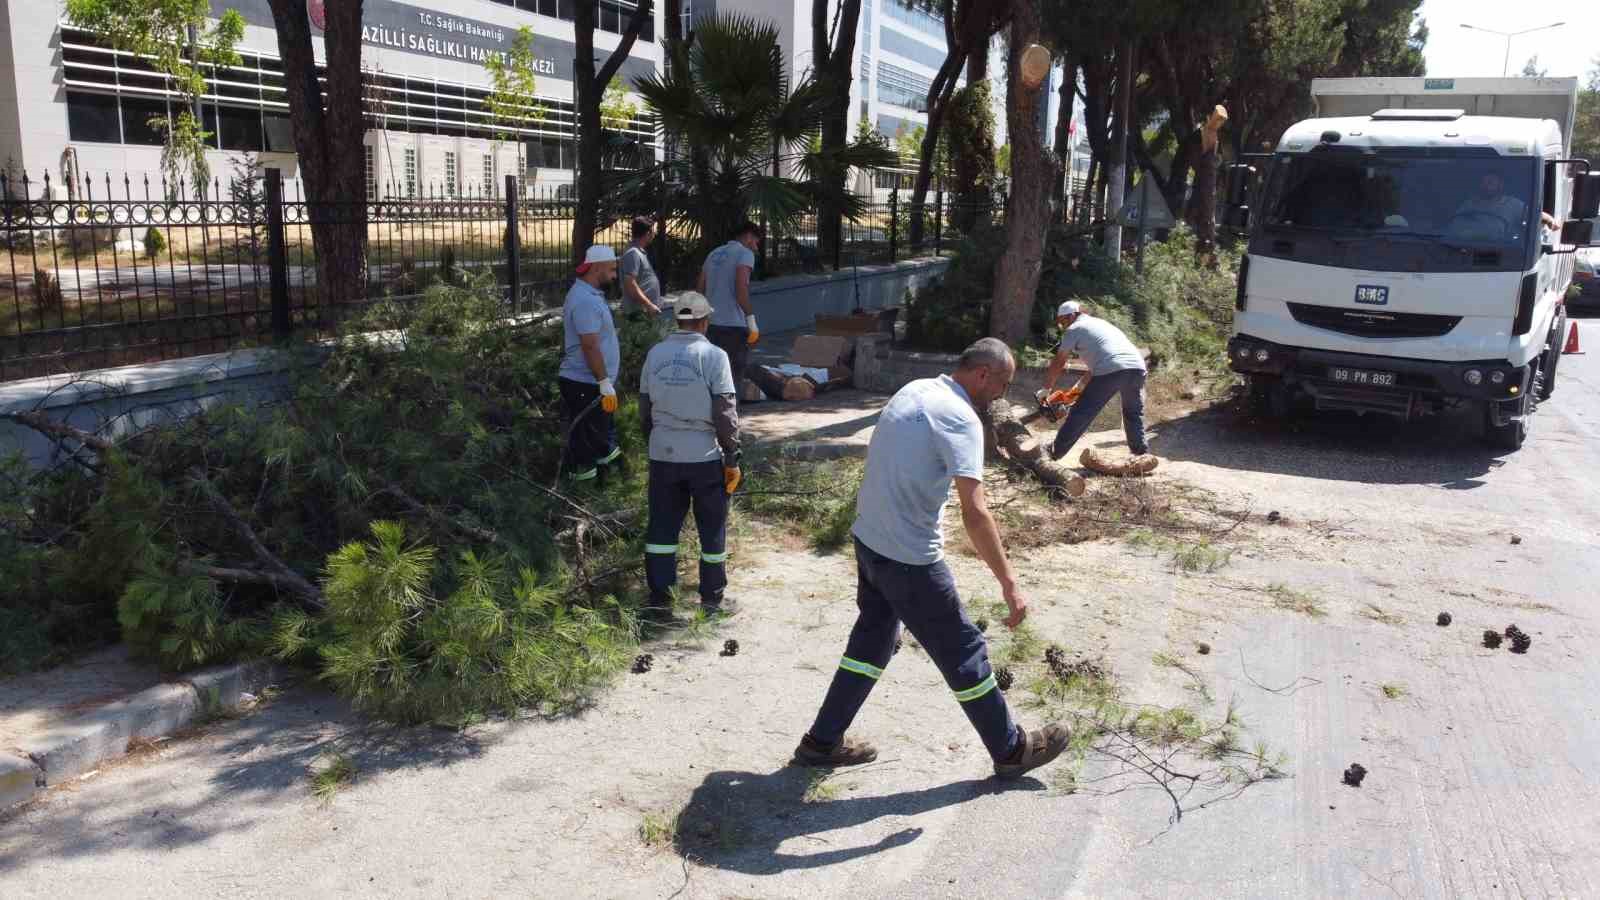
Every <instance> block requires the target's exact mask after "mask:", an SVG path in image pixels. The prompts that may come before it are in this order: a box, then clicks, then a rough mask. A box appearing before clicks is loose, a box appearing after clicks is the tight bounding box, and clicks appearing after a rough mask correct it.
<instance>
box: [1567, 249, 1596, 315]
mask: <svg viewBox="0 0 1600 900" xmlns="http://www.w3.org/2000/svg"><path fill="white" fill-rule="evenodd" d="M1575 263H1576V265H1575V267H1574V269H1573V273H1572V285H1573V287H1576V288H1577V289H1578V296H1576V297H1572V298H1570V299H1568V300H1567V306H1569V307H1571V308H1572V309H1600V247H1579V248H1578V252H1577V254H1576V255H1575Z"/></svg>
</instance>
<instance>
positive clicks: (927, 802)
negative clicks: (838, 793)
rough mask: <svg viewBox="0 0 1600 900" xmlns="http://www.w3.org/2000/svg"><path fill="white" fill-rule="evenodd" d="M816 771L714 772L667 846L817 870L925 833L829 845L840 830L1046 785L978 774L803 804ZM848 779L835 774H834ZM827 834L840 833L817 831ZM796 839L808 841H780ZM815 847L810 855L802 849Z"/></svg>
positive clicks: (756, 869) (760, 864)
mask: <svg viewBox="0 0 1600 900" xmlns="http://www.w3.org/2000/svg"><path fill="white" fill-rule="evenodd" d="M818 771H820V770H812V769H804V768H800V767H798V766H785V767H783V768H781V769H779V770H777V771H776V772H772V773H770V774H767V775H760V774H757V773H755V772H729V771H722V772H712V773H711V774H709V775H707V776H706V778H705V780H704V781H703V782H701V784H700V786H699V787H697V788H695V791H694V793H693V794H692V795H691V796H690V797H689V803H688V805H687V806H685V807H684V808H683V811H682V813H681V814H680V815H679V817H678V820H677V823H676V825H675V830H674V834H673V848H674V849H675V850H676V851H677V852H678V853H679V855H681V856H683V857H685V858H686V859H690V860H693V861H695V862H700V863H703V864H706V865H710V866H715V867H716V868H719V869H727V870H730V871H734V872H743V873H745V874H748V875H775V874H777V873H779V872H785V871H789V870H792V869H816V868H820V867H823V866H831V865H837V864H839V863H843V862H849V861H851V860H854V859H860V858H862V857H865V856H871V855H872V854H874V853H879V852H881V851H884V850H891V849H893V848H895V847H902V846H905V845H906V844H909V843H911V842H912V841H915V840H916V839H917V838H919V837H921V836H922V833H923V829H921V828H917V827H906V828H902V829H900V830H899V831H896V832H893V833H892V834H888V835H885V836H884V837H882V838H880V839H879V840H878V841H876V842H875V843H870V844H858V845H856V846H849V847H839V846H835V840H834V839H837V838H842V837H843V832H844V830H845V829H849V828H853V827H856V826H859V825H863V824H865V823H867V822H871V821H873V820H875V819H881V818H884V817H890V816H894V817H902V816H914V815H917V814H919V813H925V812H929V811H932V810H936V809H942V808H944V807H948V806H954V805H956V804H959V803H964V802H967V801H969V800H973V799H975V798H977V797H981V796H984V795H988V794H999V793H1008V792H1013V791H1042V790H1044V789H1045V788H1044V785H1042V784H1040V783H1039V782H1038V781H1036V780H1034V779H1031V778H1026V779H1021V780H1019V781H1014V782H1002V781H998V780H996V779H993V778H984V779H973V780H968V781H957V782H953V783H951V784H945V785H940V786H938V787H932V788H927V789H925V790H915V791H903V792H901V793H898V794H889V795H886V796H879V797H844V798H841V799H837V800H826V801H821V802H816V803H808V802H806V801H805V799H804V797H805V794H806V790H807V788H808V786H809V785H810V783H811V780H812V777H813V774H814V773H815V772H818ZM846 776H847V773H846V772H840V773H839V775H838V776H835V777H846ZM831 831H839V832H841V834H840V835H835V836H833V837H832V838H825V837H821V836H820V835H822V834H824V833H826V832H831ZM796 838H799V839H802V840H803V841H805V842H806V843H805V844H803V845H800V846H789V847H786V846H785V844H787V843H789V842H790V841H792V840H793V839H796ZM813 845H814V846H815V847H817V848H818V849H817V850H816V852H805V851H804V850H803V849H802V848H803V847H806V846H813Z"/></svg>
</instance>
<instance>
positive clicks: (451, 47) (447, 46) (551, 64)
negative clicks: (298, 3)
mask: <svg viewBox="0 0 1600 900" xmlns="http://www.w3.org/2000/svg"><path fill="white" fill-rule="evenodd" d="M328 2H329V0H306V15H307V17H308V18H309V19H310V20H311V24H312V25H314V26H316V28H317V30H318V31H324V30H326V29H327V3H328ZM335 2H337V0H335ZM376 6H377V9H374V10H373V12H377V11H378V10H382V12H383V13H387V15H382V18H383V19H385V20H387V21H384V22H369V21H363V22H362V24H361V42H362V43H363V44H371V45H373V46H375V47H391V48H394V49H396V50H405V51H408V52H411V53H422V54H426V55H428V56H442V57H446V58H449V59H459V60H463V61H465V62H471V63H480V64H481V63H483V62H486V61H487V60H488V59H489V58H490V57H491V56H495V55H497V54H499V53H501V52H503V51H504V50H505V49H507V48H508V47H509V44H510V37H511V36H510V34H508V33H507V30H506V29H505V28H503V27H501V26H498V25H492V24H489V23H487V22H478V21H474V20H472V19H463V18H459V17H456V16H447V15H441V14H439V13H435V12H430V11H428V10H424V9H418V8H416V7H413V6H407V5H405V4H402V3H392V4H391V3H385V4H381V5H376ZM363 18H364V19H365V18H367V17H363ZM533 68H534V71H535V72H538V73H540V74H542V75H555V74H557V73H556V65H555V61H554V60H552V59H549V58H542V57H538V56H535V58H534V60H533Z"/></svg>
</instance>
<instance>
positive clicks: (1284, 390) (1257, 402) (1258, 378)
mask: <svg viewBox="0 0 1600 900" xmlns="http://www.w3.org/2000/svg"><path fill="white" fill-rule="evenodd" d="M1249 401H1250V402H1249V410H1250V414H1251V415H1253V416H1255V417H1256V418H1258V419H1287V418H1289V415H1290V414H1291V413H1292V412H1294V398H1293V396H1292V395H1291V394H1290V388H1289V385H1287V384H1284V383H1283V379H1281V378H1273V377H1269V376H1266V375H1251V376H1250V395H1249Z"/></svg>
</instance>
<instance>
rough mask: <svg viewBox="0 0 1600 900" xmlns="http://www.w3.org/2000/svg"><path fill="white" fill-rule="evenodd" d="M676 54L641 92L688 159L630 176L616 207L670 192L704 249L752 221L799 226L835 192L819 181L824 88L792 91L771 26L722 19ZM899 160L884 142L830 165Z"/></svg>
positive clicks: (699, 30) (851, 200)
mask: <svg viewBox="0 0 1600 900" xmlns="http://www.w3.org/2000/svg"><path fill="white" fill-rule="evenodd" d="M675 50H676V52H674V53H673V58H672V61H671V66H670V68H669V69H668V72H667V74H666V75H665V76H661V75H650V76H648V77H646V78H644V79H642V80H640V81H638V82H636V83H635V90H637V91H638V92H639V94H640V95H641V96H642V97H643V98H644V101H645V105H646V107H647V108H648V109H649V111H650V113H651V115H652V116H654V117H655V119H656V121H657V123H658V124H659V125H660V127H661V128H662V129H663V130H664V131H666V132H670V133H673V134H675V135H677V136H678V138H679V139H680V140H681V141H682V142H683V144H684V145H686V147H687V148H688V152H687V153H686V154H684V155H683V156H682V157H681V158H678V159H667V160H662V161H660V162H659V163H658V164H657V165H655V166H654V167H651V168H650V169H646V170H642V171H639V172H634V173H631V177H630V178H629V179H628V180H627V182H626V183H625V184H623V185H621V186H620V188H621V190H620V192H619V199H620V196H621V195H626V194H628V193H629V191H630V189H631V190H636V191H652V190H655V191H659V190H661V189H662V185H663V184H665V185H668V186H669V187H668V188H667V189H666V190H667V192H668V197H667V204H666V206H667V209H668V210H669V213H670V214H671V215H673V216H674V217H675V218H681V219H683V220H684V221H685V222H686V224H687V226H688V231H689V232H690V233H691V235H694V236H697V237H698V238H699V239H700V241H701V242H702V243H712V242H715V241H718V240H722V239H724V238H726V237H727V236H728V235H730V234H731V233H732V232H733V229H734V228H736V227H737V226H738V224H739V222H740V221H742V220H743V219H745V218H747V217H750V216H752V215H754V216H759V217H761V218H763V219H764V220H765V221H766V222H767V223H768V224H769V226H774V227H775V228H776V229H777V230H785V229H788V228H790V227H792V226H793V225H794V223H795V222H796V220H797V219H798V218H799V217H800V216H801V215H802V214H803V213H804V212H805V211H806V210H807V209H810V208H813V207H814V206H815V205H816V203H817V201H818V200H819V199H822V198H823V197H824V196H825V192H826V191H828V190H829V188H828V187H827V185H826V183H825V182H824V181H823V180H821V179H819V178H818V177H817V175H818V173H819V172H820V171H821V170H823V169H824V168H825V167H824V165H823V163H824V162H826V161H828V160H827V159H825V158H824V157H823V156H822V154H821V151H819V150H816V149H814V144H815V143H816V142H815V141H814V140H813V138H814V137H815V136H816V135H818V134H820V132H821V127H822V114H823V109H824V105H825V99H826V98H825V96H824V94H823V91H822V88H821V87H820V85H818V83H817V82H816V81H814V80H813V79H812V78H811V77H810V76H807V77H805V78H803V79H801V80H800V82H799V83H798V84H793V85H791V84H790V83H789V79H788V76H787V75H785V74H784V65H783V50H782V47H781V45H780V44H779V42H778V29H777V26H776V25H774V24H772V23H770V22H763V21H757V20H755V19H752V18H749V17H746V16H741V15H737V14H728V13H723V14H718V15H717V16H715V17H713V18H711V19H710V20H707V21H703V22H701V23H699V24H698V25H697V26H696V28H695V31H694V43H693V44H692V45H690V46H687V47H685V46H683V45H678V46H677V47H676V48H675ZM894 159H895V157H894V153H893V152H892V151H891V150H889V149H888V148H887V147H886V146H885V145H884V144H882V143H881V142H877V141H857V142H853V143H851V144H849V145H847V146H846V147H844V148H843V149H841V150H839V151H837V152H836V153H834V154H833V156H832V158H831V160H832V162H834V163H835V164H836V165H842V166H848V167H855V168H875V167H878V166H887V165H891V164H893V162H894ZM786 167H787V168H788V170H789V172H788V173H787V174H786V172H785V169H786ZM839 199H840V201H841V202H842V203H843V205H844V209H845V214H846V215H847V216H849V217H851V218H857V217H859V216H860V215H861V214H862V213H863V212H864V209H865V204H864V203H863V202H862V200H861V199H860V198H858V197H856V196H855V195H853V194H850V193H848V192H844V193H843V194H842V196H840V198H839Z"/></svg>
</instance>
